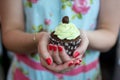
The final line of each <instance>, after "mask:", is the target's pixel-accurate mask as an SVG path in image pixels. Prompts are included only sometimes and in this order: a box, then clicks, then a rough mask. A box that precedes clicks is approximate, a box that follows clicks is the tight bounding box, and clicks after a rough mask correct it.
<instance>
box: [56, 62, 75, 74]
mask: <svg viewBox="0 0 120 80" xmlns="http://www.w3.org/2000/svg"><path fill="white" fill-rule="evenodd" d="M74 67H75V66H74V63H73V61H68V62H66V63H64V64H60V65H56V68H55V69H54V70H55V71H58V72H61V71H63V70H71V69H73V68H74Z"/></svg>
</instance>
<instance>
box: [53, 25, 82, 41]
mask: <svg viewBox="0 0 120 80" xmlns="http://www.w3.org/2000/svg"><path fill="white" fill-rule="evenodd" d="M54 34H55V35H57V36H58V38H60V39H68V40H71V39H75V38H77V37H78V36H79V35H80V31H79V30H78V29H77V27H76V26H75V25H74V24H72V23H68V24H65V23H60V24H59V25H58V26H57V27H56V29H55V33H54Z"/></svg>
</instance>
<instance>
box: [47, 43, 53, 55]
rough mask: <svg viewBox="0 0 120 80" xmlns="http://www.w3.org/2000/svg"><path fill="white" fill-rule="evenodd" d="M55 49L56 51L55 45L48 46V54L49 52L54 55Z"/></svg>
mask: <svg viewBox="0 0 120 80" xmlns="http://www.w3.org/2000/svg"><path fill="white" fill-rule="evenodd" d="M53 49H54V45H53V44H48V52H49V54H50V55H52V53H53Z"/></svg>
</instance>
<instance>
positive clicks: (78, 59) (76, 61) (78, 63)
mask: <svg viewBox="0 0 120 80" xmlns="http://www.w3.org/2000/svg"><path fill="white" fill-rule="evenodd" d="M73 62H74V64H75V66H77V65H80V64H81V62H82V59H81V58H77V59H75V60H74V61H73Z"/></svg>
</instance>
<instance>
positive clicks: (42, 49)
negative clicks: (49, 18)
mask: <svg viewBox="0 0 120 80" xmlns="http://www.w3.org/2000/svg"><path fill="white" fill-rule="evenodd" d="M47 44H48V34H43V37H42V38H41V39H40V41H39V45H38V52H39V53H40V56H41V57H42V58H43V59H44V60H45V61H46V63H47V64H48V65H51V64H52V62H53V60H52V58H51V56H50V54H49V52H48V49H47Z"/></svg>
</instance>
